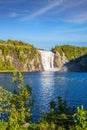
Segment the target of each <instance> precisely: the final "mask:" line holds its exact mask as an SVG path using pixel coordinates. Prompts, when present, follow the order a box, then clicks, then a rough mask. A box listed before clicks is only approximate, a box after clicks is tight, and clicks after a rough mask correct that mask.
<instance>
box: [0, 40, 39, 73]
mask: <svg viewBox="0 0 87 130" xmlns="http://www.w3.org/2000/svg"><path fill="white" fill-rule="evenodd" d="M37 53H38V50H37V49H36V48H35V47H34V46H33V45H31V44H26V43H23V42H22V41H15V40H10V39H9V40H8V41H7V42H5V41H3V40H0V71H6V70H10V71H13V70H16V67H15V66H14V63H13V61H14V60H15V62H20V63H26V61H28V62H30V61H31V60H32V59H33V58H34V56H35V54H37ZM21 69H22V68H21Z"/></svg>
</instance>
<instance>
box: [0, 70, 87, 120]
mask: <svg viewBox="0 0 87 130" xmlns="http://www.w3.org/2000/svg"><path fill="white" fill-rule="evenodd" d="M12 76H13V75H12V73H0V86H3V87H4V88H6V89H7V90H9V91H13V90H14V89H15V85H13V84H12V82H11V79H12ZM23 77H24V84H25V85H26V84H29V86H30V87H31V88H32V97H33V99H35V105H34V107H33V108H32V112H33V117H34V119H38V118H39V117H40V116H41V115H42V111H43V110H45V111H47V112H49V102H50V101H52V100H54V101H56V102H57V97H58V96H61V97H62V98H63V99H66V101H67V104H68V106H76V107H77V106H81V105H84V106H85V108H87V73H76V72H75V73H74V72H73V73H58V72H35V73H24V74H23Z"/></svg>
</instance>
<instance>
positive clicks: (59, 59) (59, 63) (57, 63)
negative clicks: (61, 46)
mask: <svg viewBox="0 0 87 130" xmlns="http://www.w3.org/2000/svg"><path fill="white" fill-rule="evenodd" d="M66 63H68V59H67V57H66V56H65V54H64V53H63V55H62V56H61V55H60V54H59V53H58V52H55V54H54V67H58V68H59V70H60V71H62V70H63V67H64V64H66Z"/></svg>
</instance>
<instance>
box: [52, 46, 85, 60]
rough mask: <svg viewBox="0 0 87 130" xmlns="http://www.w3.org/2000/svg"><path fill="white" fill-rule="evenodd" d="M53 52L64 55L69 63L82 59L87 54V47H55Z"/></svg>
mask: <svg viewBox="0 0 87 130" xmlns="http://www.w3.org/2000/svg"><path fill="white" fill-rule="evenodd" d="M52 51H54V52H55V51H56V52H59V53H60V55H61V56H63V53H64V54H65V56H66V57H67V59H68V60H69V61H71V60H74V59H76V58H80V57H81V56H84V55H86V54H87V47H76V46H71V45H63V46H55V47H54V48H53V49H52Z"/></svg>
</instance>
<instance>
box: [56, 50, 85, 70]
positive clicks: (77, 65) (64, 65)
mask: <svg viewBox="0 0 87 130" xmlns="http://www.w3.org/2000/svg"><path fill="white" fill-rule="evenodd" d="M54 66H55V67H59V71H68V72H87V55H84V56H81V57H79V58H77V59H73V60H71V61H68V59H67V57H66V56H65V54H64V53H63V55H62V56H61V55H60V54H59V53H58V52H55V57H54Z"/></svg>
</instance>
